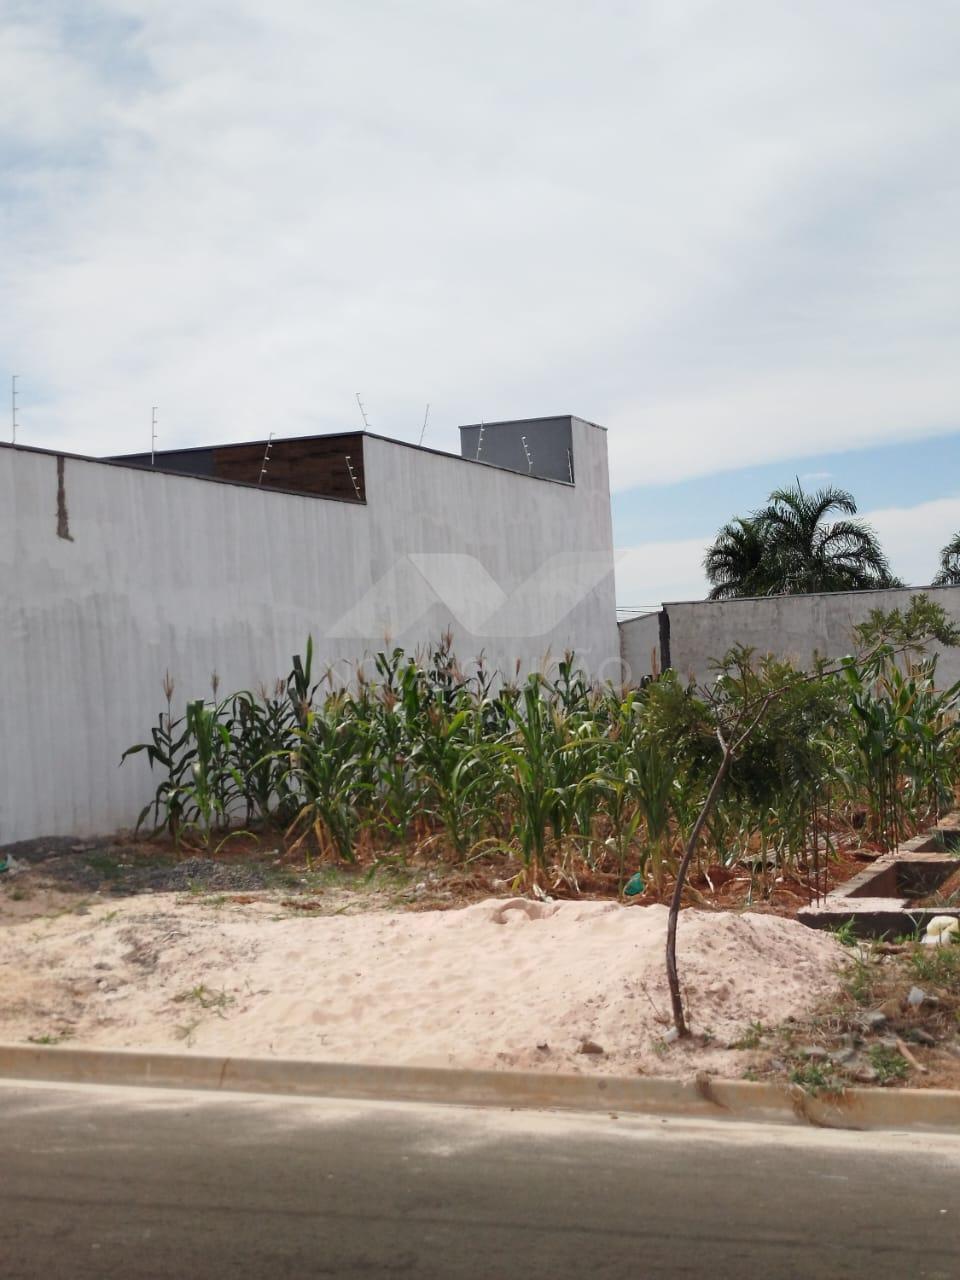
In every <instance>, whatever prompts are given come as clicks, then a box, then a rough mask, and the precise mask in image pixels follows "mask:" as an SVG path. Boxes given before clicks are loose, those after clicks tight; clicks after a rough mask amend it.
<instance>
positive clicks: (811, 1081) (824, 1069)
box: [790, 1062, 843, 1095]
mask: <svg viewBox="0 0 960 1280" xmlns="http://www.w3.org/2000/svg"><path fill="white" fill-rule="evenodd" d="M790 1082H791V1084H796V1085H799V1086H800V1088H801V1089H804V1090H805V1091H806V1092H807V1093H812V1094H814V1095H816V1094H818V1093H841V1092H842V1091H843V1082H842V1081H841V1080H840V1079H838V1077H837V1076H836V1075H835V1074H834V1073H833V1071H832V1070H831V1068H830V1066H829V1064H827V1063H821V1062H804V1063H801V1064H800V1065H798V1066H796V1067H794V1068H793V1070H792V1071H791V1072H790Z"/></svg>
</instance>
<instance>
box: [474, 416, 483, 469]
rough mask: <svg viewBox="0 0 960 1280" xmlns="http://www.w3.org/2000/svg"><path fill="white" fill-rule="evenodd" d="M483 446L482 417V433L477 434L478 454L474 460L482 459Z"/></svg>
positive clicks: (481, 422) (481, 420) (481, 430)
mask: <svg viewBox="0 0 960 1280" xmlns="http://www.w3.org/2000/svg"><path fill="white" fill-rule="evenodd" d="M482 448H483V419H482V418H481V419H480V434H479V435H478V436H477V456H476V457H475V458H474V462H479V461H480V450H481V449H482Z"/></svg>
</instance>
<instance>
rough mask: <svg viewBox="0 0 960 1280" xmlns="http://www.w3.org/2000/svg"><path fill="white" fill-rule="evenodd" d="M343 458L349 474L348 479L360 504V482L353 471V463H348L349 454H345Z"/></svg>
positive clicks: (361, 498) (361, 499)
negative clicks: (351, 482)
mask: <svg viewBox="0 0 960 1280" xmlns="http://www.w3.org/2000/svg"><path fill="white" fill-rule="evenodd" d="M343 456H344V458H346V460H347V470H348V471H349V472H350V479H351V480H352V481H353V491H354V493H355V494H356V495H357V498H358V500H359V501H360V502H362V501H363V494H362V493H361V492H360V482H359V480H358V479H357V473H356V472H355V471H354V469H353V463H352V462H351V461H350V455H349V453H345V454H344V455H343Z"/></svg>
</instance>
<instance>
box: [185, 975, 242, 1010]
mask: <svg viewBox="0 0 960 1280" xmlns="http://www.w3.org/2000/svg"><path fill="white" fill-rule="evenodd" d="M235 998H236V997H235V996H231V995H228V994H227V992H226V991H211V990H210V988H209V987H206V986H204V984H203V983H202V982H201V983H199V985H198V986H196V987H191V988H190V990H189V991H181V992H180V993H179V995H175V996H174V997H173V1002H174V1004H187V1003H193V1004H196V1005H199V1007H200V1008H201V1009H206V1010H211V1011H212V1012H214V1013H216V1014H217V1016H218V1017H221V1018H222V1017H224V1016H225V1015H224V1012H223V1011H224V1009H226V1008H227V1007H228V1006H229V1005H231V1004H233V1003H234V1000H235Z"/></svg>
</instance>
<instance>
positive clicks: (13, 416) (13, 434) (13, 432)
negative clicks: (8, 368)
mask: <svg viewBox="0 0 960 1280" xmlns="http://www.w3.org/2000/svg"><path fill="white" fill-rule="evenodd" d="M19 376H20V375H19V374H18V373H15V374H14V375H13V377H12V378H11V379H10V442H11V444H16V443H17V378H18V377H19Z"/></svg>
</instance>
